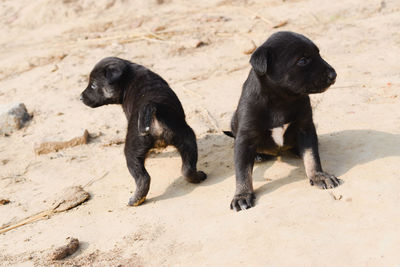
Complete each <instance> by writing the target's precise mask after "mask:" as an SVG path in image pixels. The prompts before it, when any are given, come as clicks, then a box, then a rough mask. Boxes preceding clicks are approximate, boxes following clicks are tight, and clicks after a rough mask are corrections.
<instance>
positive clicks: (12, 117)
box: [0, 103, 32, 135]
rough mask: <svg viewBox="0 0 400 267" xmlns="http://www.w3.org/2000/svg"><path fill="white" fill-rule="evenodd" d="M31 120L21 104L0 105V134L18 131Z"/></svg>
mask: <svg viewBox="0 0 400 267" xmlns="http://www.w3.org/2000/svg"><path fill="white" fill-rule="evenodd" d="M31 118H32V116H31V115H30V114H29V113H28V111H27V110H26V107H25V105H24V104H23V103H13V104H5V105H0V134H3V135H8V134H11V133H12V132H14V131H15V130H19V129H21V128H22V127H24V126H25V124H26V123H27V122H28V121H29V120H30V119H31Z"/></svg>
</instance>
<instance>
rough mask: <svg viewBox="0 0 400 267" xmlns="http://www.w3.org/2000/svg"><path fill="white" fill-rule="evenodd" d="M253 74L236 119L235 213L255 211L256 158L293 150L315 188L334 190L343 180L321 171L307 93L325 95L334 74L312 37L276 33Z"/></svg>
mask: <svg viewBox="0 0 400 267" xmlns="http://www.w3.org/2000/svg"><path fill="white" fill-rule="evenodd" d="M250 64H251V65H252V69H251V71H250V73H249V76H248V78H247V80H246V81H245V83H244V85H243V90H242V95H241V97H240V100H239V105H238V107H237V110H236V112H235V114H234V115H233V118H232V124H231V127H232V132H231V133H230V132H227V134H228V135H231V136H233V137H235V171H236V193H235V196H234V198H233V200H232V203H231V209H235V210H236V211H239V210H241V209H243V210H244V209H248V208H251V207H252V206H254V199H255V196H254V191H253V184H252V172H253V164H254V160H255V158H257V159H263V158H268V155H273V156H277V155H279V154H280V152H281V151H284V150H292V151H293V152H294V153H296V154H298V155H300V156H301V157H302V159H303V161H304V166H305V170H306V174H307V177H308V178H309V179H310V183H311V185H316V186H318V187H320V188H333V187H336V186H338V185H339V184H340V183H341V180H339V179H338V178H336V177H335V176H333V175H330V174H327V173H325V172H323V171H322V167H321V162H320V159H319V154H318V139H317V134H316V131H315V127H314V123H313V119H312V110H311V105H310V98H309V96H308V95H309V94H313V93H321V92H324V91H325V90H326V89H328V87H329V86H330V85H332V84H334V83H335V79H336V72H335V70H334V69H333V68H332V67H331V66H330V65H329V64H328V63H327V62H325V61H324V60H323V59H322V58H321V56H320V55H319V50H318V48H317V46H316V45H315V44H314V43H313V42H312V41H311V40H309V39H308V38H306V37H305V36H303V35H301V34H297V33H293V32H278V33H275V34H273V35H272V36H271V37H270V38H269V39H268V40H267V41H266V42H265V43H264V44H263V45H261V46H260V47H258V48H257V49H256V51H254V53H253V55H252V56H251V59H250Z"/></svg>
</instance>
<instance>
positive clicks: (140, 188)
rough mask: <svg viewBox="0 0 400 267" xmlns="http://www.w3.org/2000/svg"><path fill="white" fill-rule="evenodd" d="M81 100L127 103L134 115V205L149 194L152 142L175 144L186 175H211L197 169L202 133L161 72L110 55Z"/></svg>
mask: <svg viewBox="0 0 400 267" xmlns="http://www.w3.org/2000/svg"><path fill="white" fill-rule="evenodd" d="M81 100H82V101H83V103H85V104H86V105H88V106H89V107H92V108H95V107H99V106H102V105H107V104H122V108H123V110H124V112H125V115H126V118H127V119H128V131H127V135H126V142H125V158H126V162H127V165H128V169H129V172H130V173H131V175H132V176H133V177H134V178H135V182H136V191H135V194H134V195H133V196H132V197H131V198H130V199H129V203H128V204H129V205H131V206H138V205H140V204H141V203H143V201H144V200H145V199H146V195H147V193H148V191H149V188H150V176H149V174H148V173H147V171H146V168H145V167H144V162H145V159H146V156H147V153H148V152H149V150H150V149H151V148H155V147H166V146H168V145H173V146H175V147H176V148H177V149H178V151H179V153H180V155H181V157H182V174H183V176H184V177H185V178H186V180H187V181H189V182H191V183H199V182H201V181H203V180H204V179H206V177H207V175H206V174H205V173H204V172H202V171H197V169H196V164H197V144H196V136H195V134H194V132H193V130H192V128H190V126H189V125H188V124H187V123H186V121H185V113H184V111H183V108H182V105H181V102H180V101H179V99H178V97H177V96H176V94H175V93H174V92H173V91H172V90H171V88H170V87H169V85H168V83H167V82H166V81H164V80H163V79H162V78H161V77H160V76H159V75H157V74H156V73H154V72H152V71H150V70H149V69H147V68H145V67H143V66H141V65H138V64H135V63H132V62H129V61H127V60H124V59H120V58H116V57H108V58H104V59H103V60H101V61H100V62H99V63H97V65H96V66H95V67H94V69H93V70H92V72H91V73H90V77H89V85H88V87H87V88H86V89H85V90H84V91H83V92H82V94H81Z"/></svg>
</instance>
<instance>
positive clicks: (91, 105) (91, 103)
mask: <svg viewBox="0 0 400 267" xmlns="http://www.w3.org/2000/svg"><path fill="white" fill-rule="evenodd" d="M80 100H81V101H82V102H83V104H85V105H86V106H89V107H91V108H97V107H99V106H101V105H99V104H97V103H95V102H93V101H91V100H89V99H87V98H85V97H84V96H82V95H81V97H80Z"/></svg>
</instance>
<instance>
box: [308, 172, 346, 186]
mask: <svg viewBox="0 0 400 267" xmlns="http://www.w3.org/2000/svg"><path fill="white" fill-rule="evenodd" d="M342 183H343V181H342V180H340V179H339V178H337V177H336V176H334V175H331V174H328V173H326V172H317V173H316V174H315V175H314V177H312V178H311V179H310V184H311V185H316V186H317V187H319V188H321V189H329V188H334V187H336V186H338V185H341V184H342Z"/></svg>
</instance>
